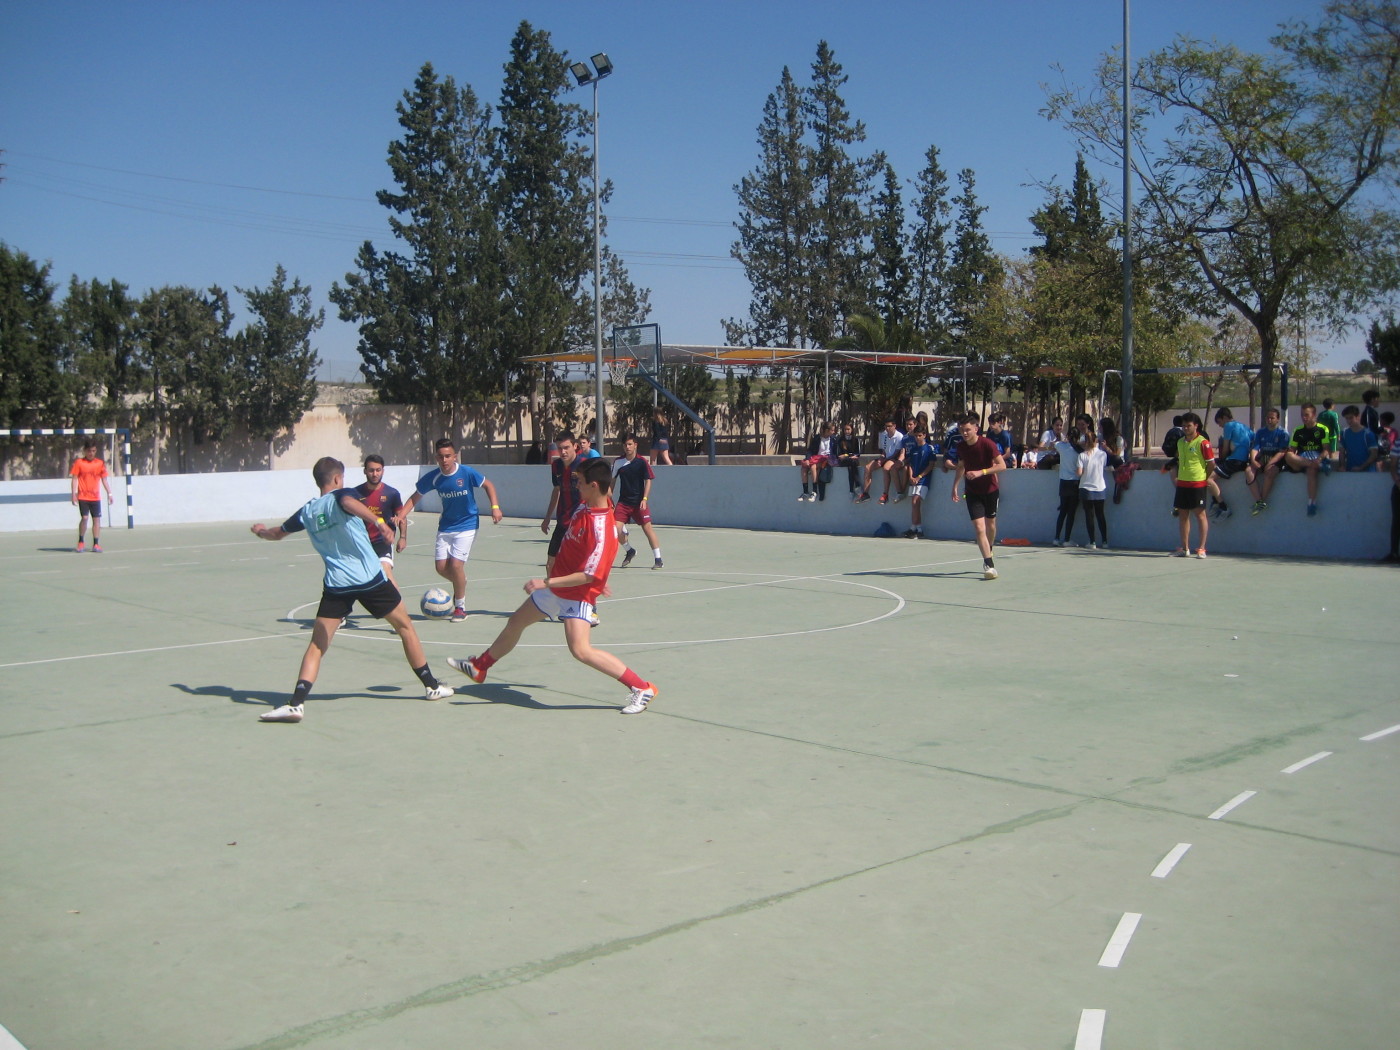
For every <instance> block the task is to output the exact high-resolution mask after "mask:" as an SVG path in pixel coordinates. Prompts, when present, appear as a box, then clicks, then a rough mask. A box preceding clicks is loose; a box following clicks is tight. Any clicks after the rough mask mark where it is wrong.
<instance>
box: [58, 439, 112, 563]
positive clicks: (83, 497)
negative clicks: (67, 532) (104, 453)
mask: <svg viewBox="0 0 1400 1050" xmlns="http://www.w3.org/2000/svg"><path fill="white" fill-rule="evenodd" d="M68 476H69V477H70V478H71V479H72V486H71V487H72V490H73V492H72V500H73V506H75V507H77V508H78V515H79V517H78V548H77V549H78V553H79V554H81V553H83V547H84V546H85V542H84V541H85V540H86V539H87V525H88V518H92V553H94V554H101V553H102V543H101V541H100V540H99V539H98V537H99V536H101V535H102V489H106V490H107V505H108V506H109V507H110V506H111V505H112V486H111V485H109V484H107V463H106V461H105V460H104V459H103V458H102V457H101V456H99V455H98V454H97V442H96V441H84V442H83V454H82V456H81V457H80V458H78V459H75V460H73V466H72V468H71V469H70V470H69V471H68Z"/></svg>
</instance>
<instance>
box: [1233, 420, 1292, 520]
mask: <svg viewBox="0 0 1400 1050" xmlns="http://www.w3.org/2000/svg"><path fill="white" fill-rule="evenodd" d="M1278 421H1279V414H1278V409H1276V408H1271V409H1269V410H1268V411H1267V412H1265V413H1264V425H1263V426H1262V427H1260V428H1259V429H1258V430H1256V431H1255V432H1254V440H1253V441H1252V442H1251V443H1250V450H1249V461H1250V467H1251V468H1252V471H1253V476H1252V477H1251V476H1250V475H1249V474H1246V475H1245V481H1246V482H1248V484H1249V491H1250V493H1251V494H1252V495H1253V496H1254V507H1253V508H1252V509H1251V510H1250V513H1251V514H1258V513H1259V512H1260V511H1265V510H1268V509H1269V493H1270V492H1272V491H1273V488H1274V481H1275V479H1277V478H1278V475H1279V471H1281V470H1283V469H1284V466H1285V463H1284V460H1285V459H1286V458H1287V455H1288V443H1289V442H1290V441H1292V440H1293V435H1291V434H1289V432H1288V431H1286V430H1284V429H1283V427H1281V426H1279V425H1278Z"/></svg>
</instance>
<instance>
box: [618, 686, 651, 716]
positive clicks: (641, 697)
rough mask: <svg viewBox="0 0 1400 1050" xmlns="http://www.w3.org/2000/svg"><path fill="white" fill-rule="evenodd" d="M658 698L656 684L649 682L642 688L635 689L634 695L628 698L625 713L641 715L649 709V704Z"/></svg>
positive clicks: (623, 710) (623, 711)
mask: <svg viewBox="0 0 1400 1050" xmlns="http://www.w3.org/2000/svg"><path fill="white" fill-rule="evenodd" d="M655 699H656V686H654V685H652V684H651V683H650V682H648V683H647V684H646V685H644V686H642V687H641V688H640V689H633V690H632V695H631V696H630V697H629V698H628V700H627V706H626V707H624V708H623V709H622V713H623V714H624V715H639V714H641V713H642V712H643V711H645V710H646V709H647V704H649V703H651V702H652V701H653V700H655Z"/></svg>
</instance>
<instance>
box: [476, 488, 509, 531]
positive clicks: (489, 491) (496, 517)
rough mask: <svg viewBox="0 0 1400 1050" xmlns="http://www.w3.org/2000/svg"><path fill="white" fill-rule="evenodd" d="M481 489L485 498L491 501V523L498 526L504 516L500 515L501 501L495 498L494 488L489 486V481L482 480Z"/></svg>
mask: <svg viewBox="0 0 1400 1050" xmlns="http://www.w3.org/2000/svg"><path fill="white" fill-rule="evenodd" d="M481 488H482V490H483V491H484V492H485V493H486V495H487V498H489V499H490V500H491V522H492V524H494V525H499V524H500V523H501V518H502V517H503V516H504V515H502V514H501V501H500V500H499V499H497V498H496V486H495V485H493V484H491V482H490V480H489V479H487V478H482V479H481Z"/></svg>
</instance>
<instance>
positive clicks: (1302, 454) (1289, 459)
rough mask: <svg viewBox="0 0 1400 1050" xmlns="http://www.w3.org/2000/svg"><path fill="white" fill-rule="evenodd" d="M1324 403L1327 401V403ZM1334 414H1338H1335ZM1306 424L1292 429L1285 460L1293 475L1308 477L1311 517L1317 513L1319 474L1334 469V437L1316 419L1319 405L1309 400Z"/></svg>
mask: <svg viewBox="0 0 1400 1050" xmlns="http://www.w3.org/2000/svg"><path fill="white" fill-rule="evenodd" d="M1324 403H1325V402H1324ZM1334 414H1335V413H1334ZM1302 415H1303V425H1302V426H1300V427H1299V428H1298V429H1297V430H1295V431H1293V438H1292V440H1291V441H1289V443H1288V451H1287V452H1286V453H1284V457H1283V462H1284V465H1285V466H1287V467H1288V469H1289V470H1290V471H1292V472H1293V473H1294V474H1306V475H1307V478H1308V517H1310V518H1311V517H1314V516H1315V515H1316V514H1317V476H1318V474H1329V473H1331V471H1332V453H1331V451H1330V450H1329V449H1330V447H1331V444H1332V436H1331V434H1329V433H1328V431H1327V428H1326V427H1325V426H1323V425H1322V424H1321V423H1319V422H1318V421H1317V406H1316V405H1314V404H1313V403H1312V402H1308V403H1307V404H1305V405H1304V406H1303V408H1302Z"/></svg>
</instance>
